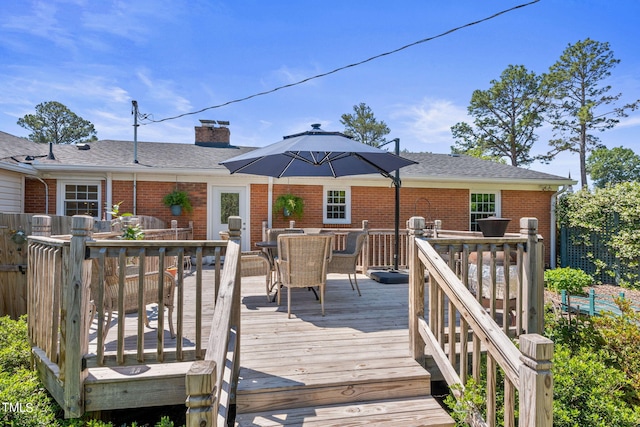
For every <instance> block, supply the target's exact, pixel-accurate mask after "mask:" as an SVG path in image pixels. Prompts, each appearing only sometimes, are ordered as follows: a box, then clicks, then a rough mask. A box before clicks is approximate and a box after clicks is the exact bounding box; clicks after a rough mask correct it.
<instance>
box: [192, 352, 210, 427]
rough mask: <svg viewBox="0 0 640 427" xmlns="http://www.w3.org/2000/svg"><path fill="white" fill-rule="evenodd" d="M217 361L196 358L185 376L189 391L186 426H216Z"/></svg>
mask: <svg viewBox="0 0 640 427" xmlns="http://www.w3.org/2000/svg"><path fill="white" fill-rule="evenodd" d="M216 380H217V378H216V362H214V361H213V360H196V361H195V362H193V364H192V365H191V367H190V368H189V371H188V372H187V376H186V377H185V389H186V392H187V400H186V402H185V404H186V406H187V420H186V421H187V424H186V427H216V424H217V418H218V417H217V409H216V408H217V406H218V405H217V397H216V396H217V391H216Z"/></svg>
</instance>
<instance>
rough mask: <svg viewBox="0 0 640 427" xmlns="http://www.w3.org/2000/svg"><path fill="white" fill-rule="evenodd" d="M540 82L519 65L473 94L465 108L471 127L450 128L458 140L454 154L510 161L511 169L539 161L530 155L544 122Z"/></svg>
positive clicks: (462, 124) (512, 66) (509, 68)
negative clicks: (537, 130)
mask: <svg viewBox="0 0 640 427" xmlns="http://www.w3.org/2000/svg"><path fill="white" fill-rule="evenodd" d="M540 81H541V78H540V77H538V76H536V75H535V73H533V72H528V71H527V69H526V68H525V67H524V66H522V65H509V66H508V67H507V69H506V70H504V71H503V72H502V74H501V76H500V80H492V81H491V87H490V88H489V89H488V90H475V91H474V92H473V95H472V96H471V104H470V105H469V107H467V111H468V113H469V115H470V116H473V117H474V118H475V119H474V122H473V126H471V125H469V124H468V123H465V122H460V123H457V124H455V125H454V126H453V127H452V128H451V132H452V133H453V137H454V138H455V139H456V140H457V141H456V145H455V146H454V147H452V148H453V151H454V152H458V153H465V154H469V155H475V156H476V157H486V156H488V157H489V158H502V157H506V158H508V159H509V161H510V162H511V164H512V165H513V166H526V165H529V164H531V163H533V162H534V161H535V160H537V159H538V157H532V156H531V155H530V154H529V153H530V151H531V147H532V145H533V143H534V142H536V140H537V139H538V136H537V135H536V134H535V133H534V132H535V130H536V129H537V128H538V127H540V125H541V124H542V121H543V116H542V112H543V111H544V108H545V102H544V99H543V98H542V97H541V95H540V94H539V91H538V89H539V85H540Z"/></svg>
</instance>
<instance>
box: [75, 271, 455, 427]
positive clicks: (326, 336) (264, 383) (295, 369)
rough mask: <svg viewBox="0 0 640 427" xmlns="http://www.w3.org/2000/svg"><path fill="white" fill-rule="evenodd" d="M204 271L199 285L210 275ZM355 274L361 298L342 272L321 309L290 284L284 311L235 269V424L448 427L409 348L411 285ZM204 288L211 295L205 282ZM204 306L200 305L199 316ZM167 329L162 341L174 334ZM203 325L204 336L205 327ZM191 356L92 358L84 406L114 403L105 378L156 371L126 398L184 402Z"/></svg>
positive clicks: (151, 341) (189, 330)
mask: <svg viewBox="0 0 640 427" xmlns="http://www.w3.org/2000/svg"><path fill="white" fill-rule="evenodd" d="M208 273H210V272H209V271H205V277H204V279H205V280H203V283H204V284H205V289H207V286H209V285H208V284H209V283H212V280H209V278H208V277H207V274H208ZM358 278H359V283H360V289H361V291H362V297H359V296H358V293H357V292H355V291H353V290H352V289H351V286H350V285H349V281H348V278H347V276H346V275H338V274H330V275H329V276H328V280H327V290H326V301H325V310H326V315H325V316H324V317H323V316H322V315H321V310H320V304H319V302H318V301H317V300H316V299H315V296H314V294H313V292H311V291H308V290H306V289H294V290H293V293H292V307H291V311H292V318H291V319H287V305H286V297H287V295H286V290H285V291H284V294H283V295H282V303H281V305H280V306H278V305H277V303H275V302H269V301H267V297H266V294H265V285H264V277H243V278H242V313H241V316H242V321H241V328H242V330H241V334H240V343H241V353H240V354H241V359H240V365H241V368H240V379H239V384H238V389H237V396H236V425H237V426H276V425H277V426H282V425H296V426H303V425H304V426H314V425H317V426H332V425H335V426H345V425H364V424H374V425H393V426H397V425H403V426H453V424H454V423H453V421H452V420H451V418H450V417H449V416H448V415H447V414H446V412H445V411H444V410H443V409H442V408H441V407H440V406H439V404H438V403H437V402H436V401H435V400H434V399H433V398H432V397H431V395H430V394H431V379H430V376H429V373H428V372H427V371H426V370H424V369H423V368H422V367H420V366H419V364H418V363H417V362H415V361H414V360H413V359H412V358H411V355H410V352H409V336H408V311H407V301H408V290H407V289H408V286H407V285H406V284H401V285H383V284H380V283H377V282H375V281H373V280H370V279H368V278H367V277H366V276H364V275H359V276H358ZM193 282H195V279H194V277H193V276H186V278H185V283H184V286H185V307H189V301H190V299H191V298H193V295H192V293H191V292H190V289H192V288H193ZM207 294H208V295H212V294H211V291H210V290H209V291H205V295H207ZM154 310H155V306H148V314H149V315H150V320H151V326H152V328H153V327H155V322H154V319H155V317H156V316H155V312H154ZM211 314H212V312H211V313H209V312H205V313H204V316H203V320H204V323H205V325H208V324H209V320H210V317H211ZM191 318H192V314H190V313H189V310H188V309H185V321H184V337H183V341H182V343H183V346H184V349H185V351H190V347H189V344H190V343H191V342H192V341H193V336H194V334H195V325H194V323H193V321H191V320H190V319H191ZM130 319H131V321H129V320H130ZM127 322H128V323H127V324H126V328H127V330H129V329H131V335H133V336H135V328H136V327H137V315H136V314H130V315H128V316H127ZM174 322H175V320H174ZM113 326H115V325H113ZM115 329H116V328H115V327H112V328H111V330H110V331H109V337H108V338H107V340H106V345H105V347H106V349H107V350H110V349H111V347H112V346H113V344H114V343H113V339H115V336H114V338H112V334H115ZM165 329H167V330H166V331H165V340H166V342H167V343H171V338H170V337H169V331H168V327H165ZM147 330H148V331H149V333H148V334H146V337H145V347H146V348H149V349H153V348H154V346H155V336H156V333H155V330H153V329H147ZM202 334H203V336H208V334H209V331H208V328H207V327H205V330H203V331H202ZM94 346H95V343H94ZM190 365H191V363H190V362H185V363H172V364H171V365H169V366H170V371H171V372H168V371H167V369H169V368H168V366H167V365H164V367H163V365H161V364H152V363H148V364H146V365H144V369H140V370H139V373H138V372H136V373H133V372H131V368H126V369H124V371H123V369H120V368H115V367H113V366H111V367H91V368H90V371H89V379H88V380H87V386H88V387H89V388H90V390H91V392H89V393H87V400H88V403H87V407H88V410H90V408H91V403H90V401H91V400H92V399H104V398H107V399H111V400H114V402H115V401H116V400H117V397H115V396H112V395H110V393H109V389H110V387H109V386H108V384H109V383H113V382H125V381H131V378H132V375H134V376H138V375H139V376H146V377H148V379H149V381H152V380H153V381H158V380H160V379H161V378H162V380H161V381H163V384H160V383H155V382H154V383H153V387H151V388H147V389H146V390H145V387H146V385H145V381H142V382H140V383H139V384H137V385H134V384H135V382H132V383H131V387H132V388H131V389H130V390H128V393H124V396H123V397H122V398H123V399H126V398H127V397H126V394H130V393H137V392H145V393H156V394H157V396H156V398H157V399H158V400H157V402H158V404H161V405H167V404H180V403H183V402H184V399H185V392H184V374H185V373H186V371H187V370H188V368H189V366H190ZM150 384H151V383H150V382H149V383H147V385H150ZM133 387H135V388H133ZM120 389H121V388H120ZM154 390H155V391H154Z"/></svg>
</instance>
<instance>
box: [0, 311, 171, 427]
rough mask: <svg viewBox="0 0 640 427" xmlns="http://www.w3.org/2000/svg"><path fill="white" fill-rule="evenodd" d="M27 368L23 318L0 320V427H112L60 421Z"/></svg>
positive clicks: (162, 426)
mask: <svg viewBox="0 0 640 427" xmlns="http://www.w3.org/2000/svg"><path fill="white" fill-rule="evenodd" d="M30 365H31V346H30V345H29V340H28V335H27V322H26V316H23V317H21V318H20V319H19V320H12V319H11V318H9V317H8V316H5V317H0V426H12V427H13V426H15V427H41V426H51V427H113V424H112V423H110V422H103V421H97V420H84V419H70V420H65V419H63V412H62V410H61V408H60V407H59V406H58V404H57V403H56V401H55V400H54V399H53V398H52V397H51V395H50V394H49V393H48V392H47V390H46V389H45V387H44V386H43V385H42V383H41V382H40V379H39V378H38V374H37V372H35V371H33V370H31V366H30ZM136 426H137V423H136V422H132V423H131V427H136ZM155 427H174V423H173V421H171V420H170V419H169V417H162V418H161V419H160V421H158V422H157V423H156V424H155Z"/></svg>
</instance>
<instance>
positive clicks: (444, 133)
mask: <svg viewBox="0 0 640 427" xmlns="http://www.w3.org/2000/svg"><path fill="white" fill-rule="evenodd" d="M390 117H391V118H392V119H393V120H394V121H397V122H398V123H399V124H400V128H401V129H402V133H404V134H405V138H410V139H411V140H412V141H415V142H418V143H425V144H430V145H431V144H443V143H446V144H449V145H450V144H451V143H452V139H451V126H453V125H454V124H456V123H458V122H460V121H469V117H468V116H467V112H466V108H463V107H460V106H457V105H455V104H454V103H452V102H451V101H448V100H445V99H431V98H425V99H423V100H422V101H421V102H420V103H419V104H415V105H399V106H396V107H394V108H393V111H392V112H391V114H390ZM390 127H391V126H390ZM394 132H395V129H394Z"/></svg>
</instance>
